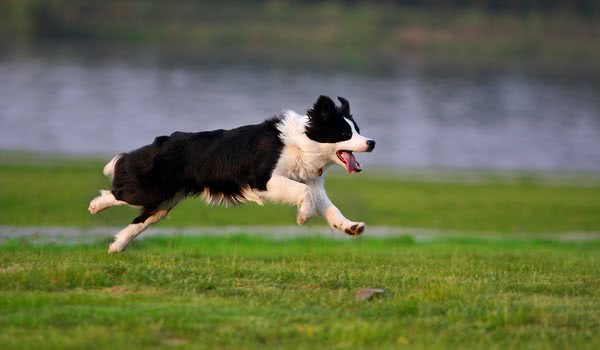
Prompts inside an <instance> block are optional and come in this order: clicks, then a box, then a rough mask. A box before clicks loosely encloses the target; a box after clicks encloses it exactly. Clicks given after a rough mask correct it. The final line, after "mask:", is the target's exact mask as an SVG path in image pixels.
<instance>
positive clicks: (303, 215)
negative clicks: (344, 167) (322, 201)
mask: <svg viewBox="0 0 600 350" xmlns="http://www.w3.org/2000/svg"><path fill="white" fill-rule="evenodd" d="M260 195H261V197H264V198H266V199H268V200H270V201H272V202H276V203H286V204H293V205H297V206H298V215H297V217H296V222H297V223H298V225H302V224H304V223H306V222H307V221H308V220H309V219H310V218H311V217H313V216H314V215H315V210H316V208H315V198H314V194H313V191H312V188H311V187H309V186H307V185H305V184H303V183H301V182H298V181H294V180H291V179H288V178H287V177H285V176H281V175H273V176H271V179H269V181H268V182H267V191H266V192H262V193H261V194H260Z"/></svg>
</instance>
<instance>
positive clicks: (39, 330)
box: [0, 156, 600, 349]
mask: <svg viewBox="0 0 600 350" xmlns="http://www.w3.org/2000/svg"><path fill="white" fill-rule="evenodd" d="M9 158H10V157H9ZM17 158H20V157H17ZM102 165H103V162H100V161H92V160H90V161H74V160H65V161H56V160H49V161H41V160H40V159H34V160H32V161H31V162H22V160H19V161H15V160H14V159H12V160H11V159H8V158H7V157H6V156H5V157H4V158H3V159H0V179H1V182H2V185H1V186H0V225H16V226H47V225H51V226H84V227H89V226H105V225H117V226H122V225H125V224H126V223H128V222H129V220H130V219H131V218H132V217H133V216H135V210H133V209H128V208H114V209H109V210H107V211H106V212H105V213H102V214H101V215H98V216H91V215H89V214H88V213H87V204H88V202H89V200H90V199H91V198H92V197H93V196H95V194H96V191H97V189H100V188H107V185H108V181H107V180H106V179H105V178H104V177H102V175H101V169H102ZM374 173H376V171H372V172H371V175H369V170H367V171H366V174H360V175H359V176H348V175H341V174H333V176H331V177H330V178H328V185H327V187H328V189H329V192H330V194H331V197H332V198H333V199H334V201H335V202H336V203H337V204H338V205H339V206H340V208H341V209H342V210H343V211H344V213H345V214H347V216H349V217H351V218H355V219H360V220H364V221H366V222H367V223H368V224H370V225H390V226H394V225H401V226H404V227H422V228H433V229H452V230H454V232H455V234H454V235H453V236H452V238H450V237H449V236H448V237H444V236H439V237H437V238H434V239H432V240H431V241H424V242H421V241H415V240H414V239H413V238H411V237H406V236H405V237H402V236H401V237H394V238H386V239H375V238H373V237H369V232H368V228H367V231H366V232H365V234H364V235H363V237H361V238H359V239H346V240H331V239H326V238H319V237H311V238H292V239H287V240H278V239H271V238H267V237H265V236H246V235H238V236H224V237H212V238H211V237H198V236H196V237H189V236H185V237H184V236H172V237H166V236H162V237H151V238H146V239H141V240H137V241H135V242H134V243H133V245H132V247H131V248H130V249H129V250H128V251H126V252H125V253H122V254H118V255H108V254H107V253H106V248H107V244H108V240H107V239H106V238H99V239H98V240H96V241H95V242H93V243H82V242H79V243H78V242H69V241H60V240H59V241H55V242H53V243H40V241H39V240H33V241H31V240H26V239H8V240H4V241H0V349H13V348H23V349H27V348H31V349H41V348H57V349H68V348H77V349H80V348H94V349H95V348H111V349H120V348H129V349H131V348H172V347H178V346H179V347H186V348H187V347H190V348H244V349H246V348H265V347H267V348H349V349H356V348H374V349H382V348H383V349H385V348H389V349H392V348H394V349H395V348H402V347H405V348H423V349H432V348H433V349H435V348H439V349H447V348H485V349H489V348H497V349H505V348H522V349H532V348H534V349H535V348H540V349H547V348H576V349H583V348H589V349H593V348H598V347H600V336H599V334H600V292H599V291H600V259H599V257H600V241H570V242H561V241H556V240H551V241H550V240H543V239H542V238H536V237H542V236H536V234H538V233H561V232H581V231H595V232H598V230H600V215H598V213H600V186H598V185H594V183H593V182H591V183H587V185H586V186H581V183H578V184H571V185H569V184H554V185H547V184H544V183H543V182H542V181H539V179H537V178H535V177H531V176H516V177H511V178H495V177H486V180H485V181H483V182H479V183H468V182H460V181H454V180H452V181H450V180H448V181H438V182H426V181H420V180H419V179H418V178H416V177H414V176H412V177H410V178H406V177H405V178H402V177H401V178H390V177H387V178H386V177H383V176H380V175H373V174H374ZM294 218H295V214H294V209H293V208H288V207H282V206H267V207H266V208H261V207H259V206H257V205H254V204H251V205H246V206H242V207H238V208H230V209H224V208H217V207H206V206H205V205H204V204H202V203H201V202H200V201H199V200H188V201H187V202H185V203H184V204H183V205H181V206H180V207H178V208H176V209H175V210H174V211H173V213H172V215H171V218H170V219H169V220H166V221H164V222H163V223H161V224H160V225H164V226H171V227H181V226H202V225H210V226H214V225H292V224H293V223H294V221H295V220H294ZM314 221H315V223H314V224H312V225H321V224H323V222H322V221H321V220H320V219H314ZM160 225H159V226H158V227H159V228H160V227H161V226H160ZM487 231H490V232H491V231H493V232H496V233H498V234H497V235H494V236H493V238H492V239H487V238H486V237H487V236H486V235H485V233H484V232H487ZM456 232H458V233H459V235H460V234H461V233H464V237H466V236H470V237H471V238H461V237H457V235H456ZM522 232H528V233H530V234H529V235H527V237H528V238H525V236H519V233H522ZM477 235H480V236H479V237H480V238H473V237H476V236H477ZM503 235H505V236H503ZM503 237H504V238H503ZM543 237H550V238H551V237H553V236H552V235H550V236H543ZM363 287H371V288H383V289H385V290H386V291H387V292H388V293H389V295H388V297H385V298H381V299H377V300H372V301H366V302H365V301H357V300H355V297H354V296H355V293H356V291H357V290H358V289H359V288H363Z"/></svg>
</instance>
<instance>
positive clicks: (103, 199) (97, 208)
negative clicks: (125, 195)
mask: <svg viewBox="0 0 600 350" xmlns="http://www.w3.org/2000/svg"><path fill="white" fill-rule="evenodd" d="M126 204H127V202H124V201H120V200H118V199H116V198H115V196H114V195H113V194H112V192H111V191H108V190H100V195H99V196H98V197H96V198H94V199H92V201H91V202H90V205H89V207H88V210H89V212H90V213H91V214H96V213H99V212H101V211H102V210H104V209H106V208H108V207H112V206H114V205H126Z"/></svg>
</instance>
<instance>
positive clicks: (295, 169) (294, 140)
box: [273, 110, 335, 182]
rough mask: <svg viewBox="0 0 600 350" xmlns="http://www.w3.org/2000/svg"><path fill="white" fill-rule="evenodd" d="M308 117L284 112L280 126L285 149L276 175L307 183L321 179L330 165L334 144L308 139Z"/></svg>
mask: <svg viewBox="0 0 600 350" xmlns="http://www.w3.org/2000/svg"><path fill="white" fill-rule="evenodd" d="M307 125H308V116H301V115H299V114H298V113H296V112H294V111H290V110H287V111H284V117H283V118H282V120H281V121H280V122H279V124H278V125H277V128H278V129H279V132H280V133H281V135H280V137H281V140H282V141H283V150H282V151H281V156H280V157H279V161H278V162H277V165H276V166H275V169H274V170H273V174H276V175H282V176H285V177H287V178H290V179H293V180H296V181H300V182H305V181H306V180H307V179H310V178H313V177H317V176H320V175H321V174H323V171H324V170H325V169H326V168H327V166H328V165H329V164H331V154H333V153H334V152H335V144H325V143H319V142H316V141H313V140H311V139H310V138H308V136H306V133H305V132H306V126H307Z"/></svg>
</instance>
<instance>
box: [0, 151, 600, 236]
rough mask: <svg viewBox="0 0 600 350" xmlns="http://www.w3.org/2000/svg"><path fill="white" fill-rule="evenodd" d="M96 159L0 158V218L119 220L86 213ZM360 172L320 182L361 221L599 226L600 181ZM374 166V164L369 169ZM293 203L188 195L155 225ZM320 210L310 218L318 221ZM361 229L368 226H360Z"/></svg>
mask: <svg viewBox="0 0 600 350" xmlns="http://www.w3.org/2000/svg"><path fill="white" fill-rule="evenodd" d="M102 166H103V162H100V161H65V162H60V161H59V162H49V163H47V164H37V163H34V164H16V165H15V164H12V165H11V164H8V162H5V163H1V162H0V179H2V185H1V186H0V198H1V199H2V200H0V225H16V226H43V225H52V226H99V225H100V226H107V225H110V226H123V225H126V224H127V223H129V222H130V221H131V220H132V219H133V218H134V217H135V216H136V213H137V211H136V210H135V209H131V208H126V207H118V208H111V209H108V210H106V211H104V212H102V213H100V214H99V215H96V216H92V215H90V214H89V213H88V212H87V207H88V203H89V201H90V200H91V199H92V198H93V197H95V196H96V195H97V194H98V190H99V189H102V188H109V185H110V184H109V181H108V180H107V179H106V178H105V177H104V176H102ZM369 171H370V170H369V169H367V170H366V171H365V174H360V175H346V174H333V175H332V176H329V177H328V180H327V189H328V191H329V193H330V196H331V198H332V199H333V201H334V203H336V204H337V205H338V206H339V207H340V209H341V210H342V212H343V213H344V214H346V216H348V217H349V218H351V219H355V220H361V221H365V222H366V223H367V225H386V226H403V227H424V228H436V229H437V228H439V229H453V230H466V231H474V232H481V231H497V232H516V233H520V232H532V233H537V232H546V233H548V232H549V233H553V232H565V231H599V230H600V215H598V213H600V184H597V185H590V186H585V187H583V186H578V185H564V184H563V185H544V184H541V183H538V182H536V181H535V179H534V178H531V177H521V178H518V177H517V178H513V179H512V180H511V181H501V180H494V181H491V182H485V183H479V184H477V183H459V182H423V181H419V180H418V179H394V178H385V177H380V176H369ZM373 172H375V171H373ZM294 224H295V209H294V208H292V207H287V206H276V205H268V206H267V207H266V208H263V207H260V206H258V205H256V204H248V205H244V206H240V207H234V208H223V207H208V206H206V205H204V204H203V203H202V201H200V200H198V199H188V200H187V201H185V202H184V203H183V204H181V205H179V206H178V207H177V208H175V209H174V210H173V212H172V213H171V215H170V217H169V218H168V219H167V220H163V222H161V223H160V225H161V226H172V227H182V226H214V225H294ZM323 224H324V222H323V221H322V220H321V219H320V218H315V219H313V221H311V225H323ZM367 233H368V231H367Z"/></svg>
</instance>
